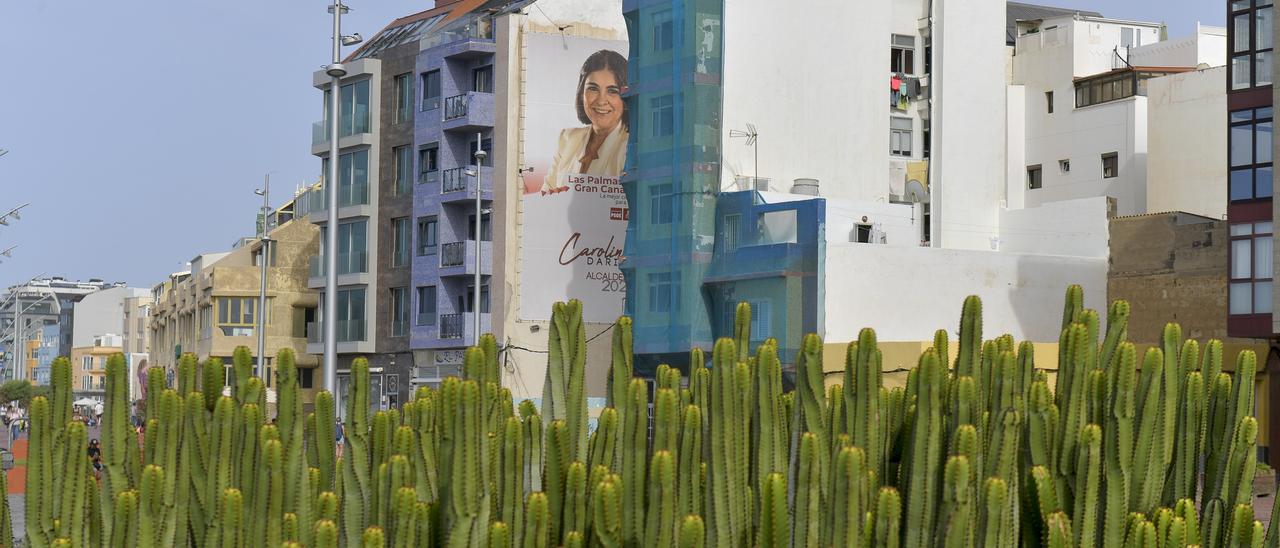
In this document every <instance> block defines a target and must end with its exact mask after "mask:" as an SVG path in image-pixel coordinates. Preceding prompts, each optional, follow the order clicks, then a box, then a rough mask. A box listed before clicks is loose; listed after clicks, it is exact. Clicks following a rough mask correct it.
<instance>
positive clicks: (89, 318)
mask: <svg viewBox="0 0 1280 548" xmlns="http://www.w3.org/2000/svg"><path fill="white" fill-rule="evenodd" d="M148 293H149V292H148V291H147V290H146V289H142V288H134V287H113V288H110V289H104V290H102V291H98V292H95V293H90V294H88V295H85V297H84V299H82V300H81V301H80V302H78V303H76V305H75V320H74V326H73V327H72V331H71V346H72V347H73V348H74V347H83V346H93V338H94V337H96V336H99V335H107V334H111V335H119V334H120V333H121V329H122V328H123V327H124V324H123V322H124V300H125V299H126V298H130V297H143V296H146V295H148Z"/></svg>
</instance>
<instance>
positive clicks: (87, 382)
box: [80, 358, 93, 390]
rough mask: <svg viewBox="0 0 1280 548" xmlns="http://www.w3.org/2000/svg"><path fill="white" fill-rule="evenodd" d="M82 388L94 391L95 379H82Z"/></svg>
mask: <svg viewBox="0 0 1280 548" xmlns="http://www.w3.org/2000/svg"><path fill="white" fill-rule="evenodd" d="M85 359H90V358H85ZM80 386H81V388H84V389H85V390H93V377H80Z"/></svg>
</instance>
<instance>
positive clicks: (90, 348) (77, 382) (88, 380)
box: [71, 335, 134, 402]
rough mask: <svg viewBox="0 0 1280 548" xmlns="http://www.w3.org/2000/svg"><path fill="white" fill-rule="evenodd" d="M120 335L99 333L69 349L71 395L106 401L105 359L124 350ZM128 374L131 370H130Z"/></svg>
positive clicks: (77, 397)
mask: <svg viewBox="0 0 1280 548" xmlns="http://www.w3.org/2000/svg"><path fill="white" fill-rule="evenodd" d="M123 345H124V341H123V340H122V339H121V338H120V335H99V336H95V337H93V338H92V339H91V340H90V341H89V344H87V345H85V346H77V347H75V348H72V349H71V397H72V398H74V399H77V400H78V399H81V398H90V399H95V400H98V401H100V402H102V401H106V395H107V359H108V358H110V357H111V356H113V355H115V354H119V353H121V352H123V351H124V346H123ZM130 376H131V377H132V376H134V375H133V371H130Z"/></svg>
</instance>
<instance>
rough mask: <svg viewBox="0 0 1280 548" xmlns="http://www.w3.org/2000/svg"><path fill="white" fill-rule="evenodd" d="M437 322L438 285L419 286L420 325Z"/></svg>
mask: <svg viewBox="0 0 1280 548" xmlns="http://www.w3.org/2000/svg"><path fill="white" fill-rule="evenodd" d="M435 324H436V286H434V285H426V286H422V287H419V288H418V325H435Z"/></svg>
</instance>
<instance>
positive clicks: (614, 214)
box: [609, 207, 631, 221]
mask: <svg viewBox="0 0 1280 548" xmlns="http://www.w3.org/2000/svg"><path fill="white" fill-rule="evenodd" d="M630 218H631V210H630V209H627V208H625V207H611V208H609V220H610V221H626V220H628V219H630Z"/></svg>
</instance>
